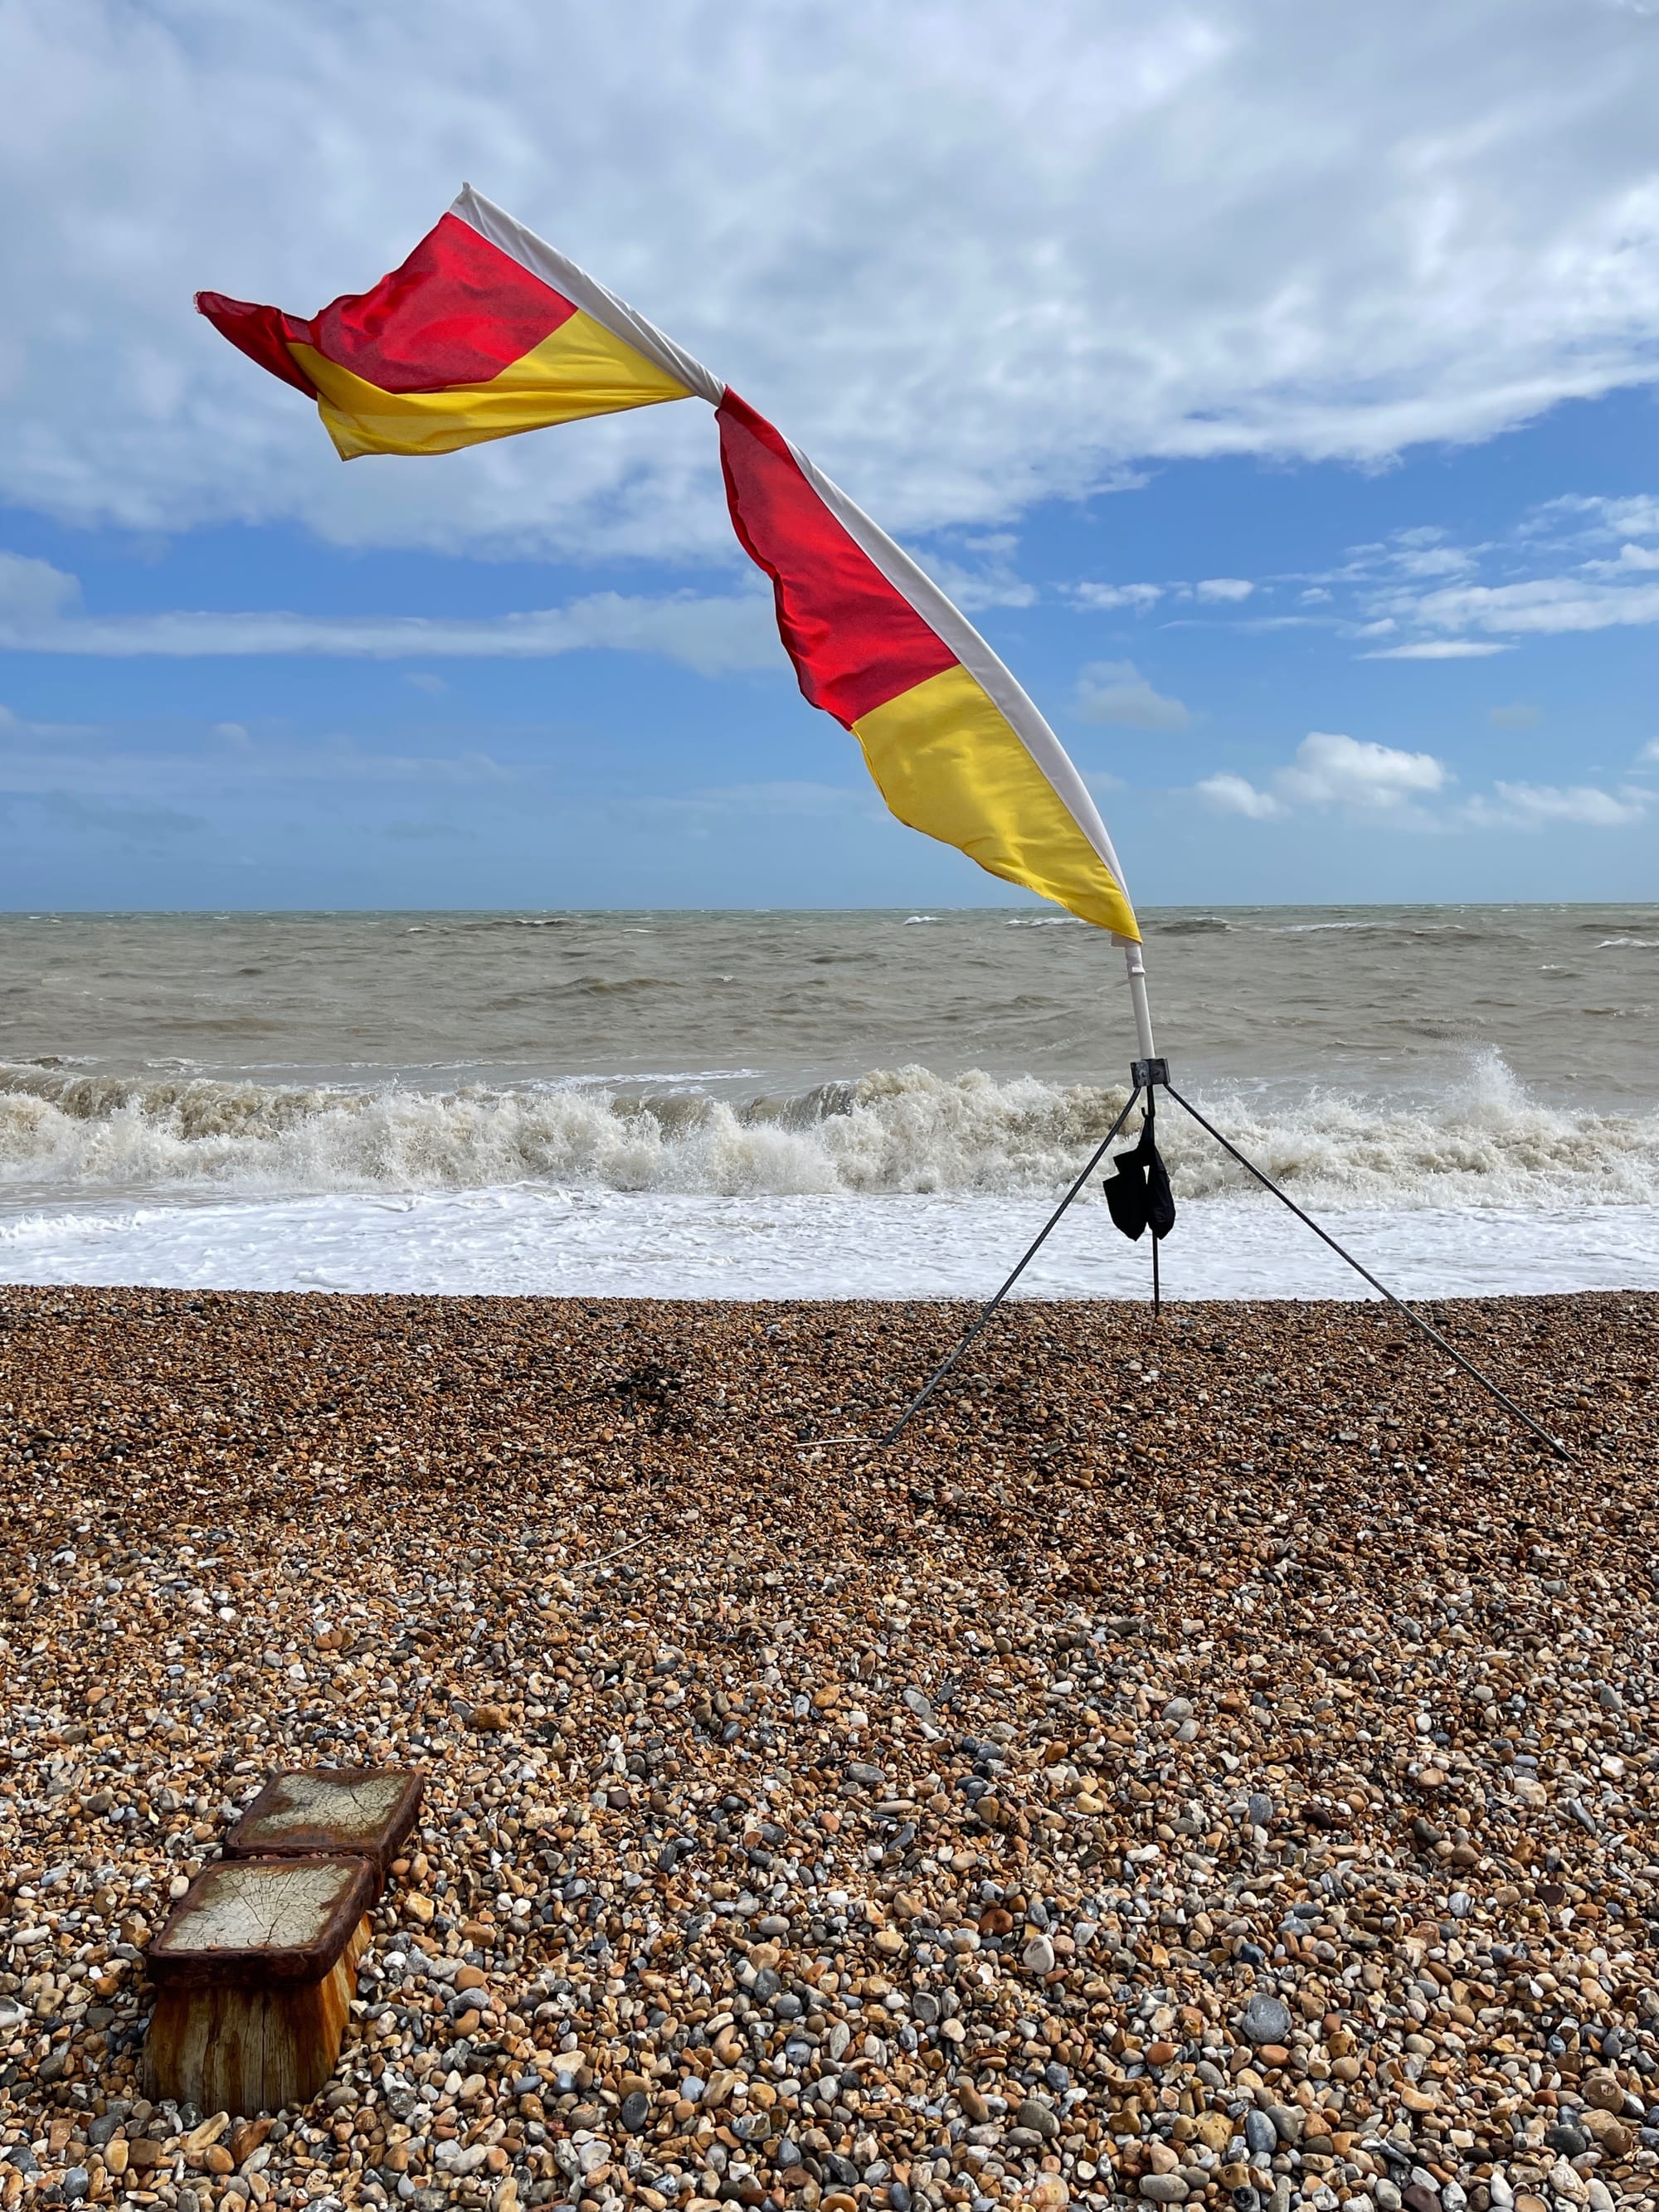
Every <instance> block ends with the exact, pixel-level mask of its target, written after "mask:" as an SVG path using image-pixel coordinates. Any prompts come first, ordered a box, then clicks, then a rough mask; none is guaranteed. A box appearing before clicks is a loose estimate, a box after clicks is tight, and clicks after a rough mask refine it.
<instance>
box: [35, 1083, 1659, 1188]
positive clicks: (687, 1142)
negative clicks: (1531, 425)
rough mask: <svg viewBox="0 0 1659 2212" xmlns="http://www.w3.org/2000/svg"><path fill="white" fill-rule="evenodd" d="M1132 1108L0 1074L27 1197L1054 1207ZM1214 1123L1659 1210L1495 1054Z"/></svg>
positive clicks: (1615, 1160)
mask: <svg viewBox="0 0 1659 2212" xmlns="http://www.w3.org/2000/svg"><path fill="white" fill-rule="evenodd" d="M1124 1095H1125V1094H1124V1092H1123V1091H1122V1090H1121V1088H1115V1089H1100V1088H1097V1087H1094V1086H1092V1085H1082V1084H1073V1085H1056V1084H1052V1083H1047V1082H1043V1081H1041V1080H1039V1079H1037V1078H1036V1077H1034V1076H1020V1077H1015V1078H1012V1079H996V1078H994V1077H992V1076H989V1075H985V1074H981V1073H968V1074H963V1075H939V1074H937V1073H934V1072H933V1071H932V1070H930V1069H927V1068H925V1067H919V1066H910V1067H901V1068H893V1069H878V1070H875V1071H873V1072H872V1073H869V1074H867V1075H866V1076H864V1077H862V1078H861V1079H858V1080H856V1081H848V1082H842V1083H833V1084H826V1085H820V1086H819V1087H817V1088H816V1089H814V1090H811V1091H803V1092H798V1093H786V1094H783V1095H781V1096H769V1095H757V1096H755V1097H750V1098H749V1099H747V1100H745V1101H743V1102H740V1103H735V1104H734V1103H728V1102H726V1101H724V1100H720V1099H716V1098H713V1097H709V1096H708V1094H707V1093H705V1092H703V1091H699V1090H696V1089H689V1088H679V1089H665V1090H663V1091H642V1090H635V1091H627V1090H624V1089H621V1088H611V1089H605V1088H600V1087H599V1086H596V1085H591V1084H582V1085H569V1086H559V1085H538V1086H530V1085H526V1086H523V1087H513V1088H490V1087H489V1086H485V1085H477V1086H470V1087H466V1088H463V1089H459V1090H454V1091H444V1092H437V1091H415V1090H410V1089H404V1088H402V1087H399V1086H398V1085H386V1086H382V1087H379V1088H363V1089H346V1088H329V1087H322V1086H318V1087H312V1088H301V1087H298V1086H284V1085H262V1084H258V1083H254V1082H252V1081H247V1080H241V1081H234V1082H231V1081H217V1080H211V1079H203V1078H189V1077H185V1076H178V1075H152V1076H146V1077H143V1078H120V1077H115V1076H110V1075H104V1074H95V1073H86V1072H84V1071H76V1070H70V1069H64V1068H60V1067H53V1066H45V1065H40V1064H33V1065H27V1066H17V1065H13V1066H3V1065H0V1191H3V1192H6V1193H7V1194H9V1196H10V1197H11V1198H12V1199H13V1200H14V1201H15V1200H20V1199H24V1198H27V1199H30V1200H38V1199H40V1197H43V1196H48V1195H50V1194H58V1195H59V1196H67V1195H70V1194H75V1195H77V1196H91V1195H94V1194H106V1193H112V1192H122V1193H144V1192H149V1193H155V1194H163V1193H166V1194H172V1195H174V1196H178V1195H185V1196H189V1195H192V1194H194V1195H199V1196H201V1197H203V1198H208V1197H229V1196H233V1195H260V1196H267V1197H269V1196H277V1195H284V1196H286V1195H297V1194H314V1193H320V1192H329V1191H385V1192H388V1193H391V1192H413V1191H422V1190H469V1189H480V1188H488V1187H489V1186H493V1185H501V1184H514V1183H524V1182H536V1183H544V1184H556V1185H570V1186H576V1187H587V1188H603V1189H611V1190H617V1191H653V1190H655V1191H673V1192H679V1193H686V1194H690V1193H706V1194H712V1195H715V1196H726V1197H738V1196H745V1195H750V1194H777V1195H791V1194H795V1195H806V1194H812V1193H831V1192H840V1193H847V1194H858V1195H868V1196H878V1195H880V1194H884V1193H908V1194H960V1195H963V1196H967V1195H970V1194H974V1193H975V1192H983V1193H1021V1192H1032V1193H1047V1192H1050V1191H1056V1192H1057V1191H1059V1190H1060V1189H1062V1188H1064V1187H1065V1185H1066V1183H1067V1182H1069V1181H1070V1179H1071V1178H1072V1176H1074V1175H1075V1174H1076V1172H1077V1170H1078V1168H1079V1165H1080V1164H1081V1163H1082V1161H1083V1160H1084V1159H1085V1158H1086V1157H1087V1155H1088V1152H1089V1151H1090V1149H1091V1146H1094V1145H1095V1144H1097V1143H1098V1142H1099V1139H1100V1138H1101V1137H1102V1136H1103V1134H1104V1133H1105V1130H1106V1129H1107V1127H1109V1123H1110V1121H1111V1118H1112V1116H1113V1115H1115V1113H1116V1111H1117V1110H1118V1109H1119V1108H1120V1107H1121V1104H1122V1103H1123V1098H1124ZM1206 1111H1208V1112H1209V1113H1210V1114H1211V1115H1212V1118H1213V1119H1215V1120H1216V1121H1218V1126H1220V1127H1223V1128H1225V1131H1226V1133H1227V1134H1228V1135H1229V1136H1230V1137H1231V1138H1232V1139H1234V1141H1235V1142H1237V1144H1238V1145H1239V1146H1241V1147H1242V1148H1243V1150H1244V1151H1245V1152H1249V1154H1250V1155H1251V1156H1252V1157H1253V1158H1255V1159H1256V1160H1258V1161H1259V1162H1260V1164H1261V1166H1262V1168H1263V1169H1264V1170H1266V1172H1267V1174H1269V1175H1271V1176H1273V1177H1274V1178H1275V1179H1276V1180H1278V1181H1280V1182H1284V1183H1285V1184H1286V1185H1287V1186H1288V1187H1289V1188H1291V1189H1293V1190H1294V1191H1295V1192H1296V1193H1297V1196H1298V1197H1300V1198H1303V1199H1305V1200H1307V1201H1308V1202H1310V1203H1323V1204H1328V1205H1337V1206H1388V1207H1389V1208H1391V1209H1397V1208H1400V1207H1407V1208H1410V1207H1419V1206H1517V1205H1519V1206H1551V1205H1560V1204H1562V1203H1564V1202H1566V1203H1573V1202H1577V1203H1607V1204H1632V1203H1635V1204H1642V1203H1652V1202H1654V1201H1656V1200H1659V1117H1655V1116H1652V1115H1648V1116H1638V1115H1624V1116H1621V1115H1597V1114H1589V1113H1569V1112H1566V1111H1564V1110H1562V1109H1556V1108H1553V1107H1549V1106H1546V1105H1542V1104H1540V1103H1537V1102H1535V1101H1534V1100H1532V1099H1530V1098H1529V1097H1528V1096H1527V1094H1526V1093H1525V1091H1523V1089H1522V1086H1521V1085H1518V1084H1517V1083H1516V1080H1515V1079H1514V1078H1513V1077H1512V1076H1511V1075H1510V1072H1509V1070H1508V1069H1507V1068H1506V1067H1505V1066H1504V1063H1503V1062H1502V1061H1501V1060H1498V1058H1497V1057H1496V1055H1493V1056H1492V1057H1491V1058H1489V1059H1487V1060H1483V1061H1481V1062H1480V1063H1478V1064H1477V1066H1476V1067H1475V1068H1474V1072H1473V1073H1472V1074H1471V1075H1470V1076H1469V1077H1468V1079H1465V1080H1464V1081H1462V1083H1461V1084H1459V1085H1456V1086H1455V1087H1453V1088H1452V1089H1450V1090H1449V1091H1448V1092H1447V1093H1446V1095H1445V1096H1444V1097H1443V1099H1441V1100H1440V1101H1438V1102H1437V1103H1436V1104H1434V1105H1433V1106H1425V1105H1417V1104H1402V1103H1386V1102H1385V1103H1376V1102H1372V1101H1367V1100H1363V1099H1356V1098H1352V1097H1340V1096H1322V1095H1316V1096H1313V1097H1308V1098H1306V1099H1304V1100H1303V1101H1302V1102H1300V1103H1292V1104H1284V1105H1273V1106H1264V1105H1263V1104H1262V1103H1260V1102H1259V1101H1255V1100H1250V1099H1243V1100H1241V1099H1238V1098H1237V1097H1232V1098H1229V1097H1216V1096H1214V1095H1213V1094H1212V1095H1211V1096H1210V1097H1209V1098H1208V1100H1207V1101H1206ZM1158 1128H1159V1139H1160V1142H1161V1144H1162V1146H1163V1148H1164V1153H1165V1157H1166V1158H1167V1159H1168V1161H1169V1163H1170V1171H1171V1175H1172V1176H1173V1179H1174V1182H1175V1186H1176V1191H1177V1193H1178V1194H1180V1195H1181V1196H1183V1197H1186V1198H1188V1199H1202V1198H1208V1197H1220V1196H1224V1195H1237V1194H1242V1193H1243V1192H1245V1191H1248V1190H1250V1189H1252V1188H1254V1186H1253V1185H1251V1184H1250V1183H1249V1181H1248V1179H1247V1178H1245V1177H1244V1176H1243V1174H1242V1172H1241V1171H1240V1170H1238V1169H1237V1168H1236V1167H1234V1166H1233V1165H1232V1164H1231V1162H1229V1161H1228V1160H1227V1159H1226V1158H1225V1156H1223V1155H1222V1154H1221V1153H1219V1152H1218V1151H1217V1150H1216V1148H1215V1147H1214V1146H1212V1144H1211V1142H1210V1140H1209V1139H1208V1138H1206V1136H1205V1135H1204V1134H1203V1133H1202V1132H1201V1131H1200V1130H1199V1129H1198V1128H1196V1127H1194V1125H1193V1124H1192V1123H1191V1122H1189V1121H1187V1120H1186V1118H1185V1116H1184V1115H1182V1114H1181V1113H1180V1112H1179V1110H1178V1109H1168V1110H1166V1112H1165V1113H1164V1115H1161V1116H1160V1119H1159V1125H1158Z"/></svg>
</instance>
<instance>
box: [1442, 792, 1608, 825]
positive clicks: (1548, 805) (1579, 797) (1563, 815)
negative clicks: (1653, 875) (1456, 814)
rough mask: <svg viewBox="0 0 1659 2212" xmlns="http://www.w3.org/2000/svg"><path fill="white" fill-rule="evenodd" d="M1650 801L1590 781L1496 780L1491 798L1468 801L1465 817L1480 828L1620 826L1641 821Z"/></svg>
mask: <svg viewBox="0 0 1659 2212" xmlns="http://www.w3.org/2000/svg"><path fill="white" fill-rule="evenodd" d="M1649 805H1650V799H1649V796H1648V794H1647V793H1645V792H1641V791H1633V790H1632V789H1630V788H1628V787H1626V789H1625V790H1624V791H1623V792H1621V793H1617V794H1615V793H1613V792H1610V791H1598V790H1597V789H1596V788H1595V786H1594V785H1593V784H1575V785H1573V786H1571V787H1570V788H1565V789H1564V788H1563V787H1560V786H1559V785H1556V784H1548V783H1499V784H1498V785H1496V786H1495V787H1494V796H1493V797H1492V799H1486V798H1478V799H1471V800H1470V801H1469V803H1468V807H1467V808H1466V810H1465V811H1466V813H1467V815H1468V819H1469V820H1470V821H1471V822H1473V823H1475V824H1476V825H1477V826H1479V827H1481V828H1488V827H1490V828H1496V829H1547V828H1548V826H1549V825H1550V824H1551V823H1554V822H1563V823H1576V824H1577V825H1578V826H1579V827H1580V828H1583V829H1626V828H1628V827H1629V825H1630V824H1631V823H1632V822H1640V821H1642V820H1643V819H1644V817H1645V816H1646V814H1647V811H1648V808H1649Z"/></svg>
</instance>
